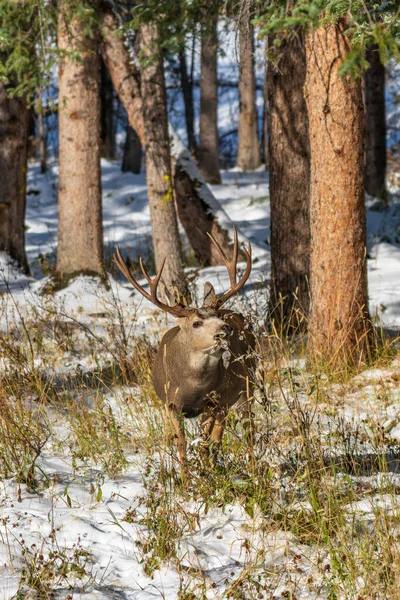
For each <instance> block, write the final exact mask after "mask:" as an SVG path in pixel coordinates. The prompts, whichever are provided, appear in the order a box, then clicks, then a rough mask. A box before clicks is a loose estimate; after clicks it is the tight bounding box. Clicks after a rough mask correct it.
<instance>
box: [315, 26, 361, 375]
mask: <svg viewBox="0 0 400 600" xmlns="http://www.w3.org/2000/svg"><path fill="white" fill-rule="evenodd" d="M347 29H348V20H347V19H346V18H342V19H340V20H339V21H338V23H337V24H331V23H329V24H327V25H325V26H320V27H318V28H317V29H316V30H314V31H312V32H311V33H309V34H308V35H307V39H306V54H307V77H306V101H307V108H308V116H309V131H310V149H311V184H310V189H311V200H310V216H311V221H310V230H311V259H310V279H311V298H312V304H311V312H310V323H309V351H310V354H311V356H312V357H313V359H314V360H316V361H318V362H320V361H323V362H327V363H329V364H331V365H333V366H338V365H340V364H343V363H347V362H349V361H350V362H352V363H353V364H354V363H356V364H357V363H358V362H359V361H360V360H362V359H363V358H365V356H366V352H367V350H368V344H367V342H368V331H369V330H370V321H369V316H368V296H367V271H366V232H365V228H366V223H365V204H364V160H363V159H364V107H363V99H362V93H361V83H360V79H353V78H351V77H350V76H349V75H346V76H344V77H341V76H340V74H339V67H340V65H341V62H342V60H343V58H344V57H345V56H346V55H348V53H349V52H350V50H351V38H350V37H349V36H348V35H347V34H348V31H347Z"/></svg>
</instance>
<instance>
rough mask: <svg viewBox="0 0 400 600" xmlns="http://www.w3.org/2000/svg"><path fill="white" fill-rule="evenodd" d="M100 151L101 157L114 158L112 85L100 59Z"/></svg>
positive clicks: (114, 128)
mask: <svg viewBox="0 0 400 600" xmlns="http://www.w3.org/2000/svg"><path fill="white" fill-rule="evenodd" d="M100 120H101V127H100V153H101V156H102V157H103V158H109V159H110V160H114V159H115V152H116V146H115V133H116V131H115V130H116V127H115V109H114V87H113V84H112V81H111V78H110V75H109V74H108V70H107V68H106V66H105V64H104V61H103V60H101V61H100Z"/></svg>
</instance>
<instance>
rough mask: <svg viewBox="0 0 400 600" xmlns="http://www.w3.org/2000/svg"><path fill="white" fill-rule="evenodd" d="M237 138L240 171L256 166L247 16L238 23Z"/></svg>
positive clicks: (257, 146) (251, 51)
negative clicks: (238, 104) (238, 103)
mask: <svg viewBox="0 0 400 600" xmlns="http://www.w3.org/2000/svg"><path fill="white" fill-rule="evenodd" d="M239 55H240V56H239V59H240V71H239V102H240V106H239V141H238V155H237V165H238V167H240V168H241V169H243V170H244V171H251V170H254V169H256V168H257V167H259V166H260V164H261V160H260V142H259V139H258V127H257V108H256V78H255V74H254V29H253V26H252V25H251V24H250V23H249V21H248V20H247V19H242V20H241V22H240V24H239Z"/></svg>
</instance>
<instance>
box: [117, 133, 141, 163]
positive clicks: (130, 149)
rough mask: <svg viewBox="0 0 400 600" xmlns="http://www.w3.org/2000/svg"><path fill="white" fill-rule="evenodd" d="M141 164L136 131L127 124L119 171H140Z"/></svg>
mask: <svg viewBox="0 0 400 600" xmlns="http://www.w3.org/2000/svg"><path fill="white" fill-rule="evenodd" d="M141 166H142V144H141V143H140V139H139V136H138V134H137V133H136V131H135V130H134V129H132V127H131V126H130V125H127V126H126V138H125V144H124V156H123V158H122V167H121V171H123V172H124V173H126V172H128V171H130V172H131V173H140V168H141Z"/></svg>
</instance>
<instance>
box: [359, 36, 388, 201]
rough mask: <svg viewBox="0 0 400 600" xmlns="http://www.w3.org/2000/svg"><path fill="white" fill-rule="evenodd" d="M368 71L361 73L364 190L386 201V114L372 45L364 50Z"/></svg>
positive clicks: (381, 75) (382, 71) (382, 77)
mask: <svg viewBox="0 0 400 600" xmlns="http://www.w3.org/2000/svg"><path fill="white" fill-rule="evenodd" d="M367 60H368V62H369V65H370V66H369V68H368V69H367V70H366V71H365V76H364V82H365V86H364V89H365V93H364V95H365V113H366V153H365V190H366V191H367V192H368V194H371V196H377V197H378V198H386V111H385V67H384V66H383V64H382V63H381V60H380V57H379V49H378V46H377V45H376V44H374V45H372V46H370V47H369V48H368V50H367Z"/></svg>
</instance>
